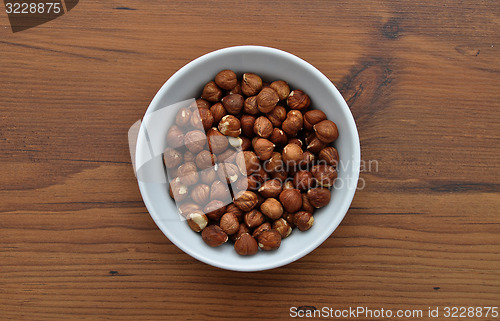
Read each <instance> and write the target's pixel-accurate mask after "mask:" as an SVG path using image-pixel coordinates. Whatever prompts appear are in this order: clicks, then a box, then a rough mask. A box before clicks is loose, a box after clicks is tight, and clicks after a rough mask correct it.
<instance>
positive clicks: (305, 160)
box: [300, 150, 316, 168]
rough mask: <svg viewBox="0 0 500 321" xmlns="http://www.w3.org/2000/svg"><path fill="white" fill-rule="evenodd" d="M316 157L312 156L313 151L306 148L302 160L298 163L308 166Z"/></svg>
mask: <svg viewBox="0 0 500 321" xmlns="http://www.w3.org/2000/svg"><path fill="white" fill-rule="evenodd" d="M315 159H316V156H314V154H313V153H311V152H310V151H308V150H306V151H305V152H304V154H303V156H302V161H301V162H300V165H301V166H307V168H308V166H309V165H311V164H312V163H313V162H314V160H315Z"/></svg>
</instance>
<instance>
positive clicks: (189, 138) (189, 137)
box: [184, 130, 207, 154]
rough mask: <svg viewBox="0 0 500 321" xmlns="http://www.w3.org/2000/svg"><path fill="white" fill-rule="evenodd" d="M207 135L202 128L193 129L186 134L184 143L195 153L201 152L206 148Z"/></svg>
mask: <svg viewBox="0 0 500 321" xmlns="http://www.w3.org/2000/svg"><path fill="white" fill-rule="evenodd" d="M206 143H207V136H206V135H205V133H204V132H202V131H201V130H192V131H190V132H188V133H187V134H186V136H184V144H185V145H186V147H187V149H189V150H190V151H191V152H193V153H195V154H196V153H199V152H201V151H202V150H203V148H205V145H206Z"/></svg>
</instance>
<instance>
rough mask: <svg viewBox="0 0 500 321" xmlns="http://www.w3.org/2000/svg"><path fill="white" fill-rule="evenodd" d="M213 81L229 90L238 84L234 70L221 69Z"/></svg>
mask: <svg viewBox="0 0 500 321" xmlns="http://www.w3.org/2000/svg"><path fill="white" fill-rule="evenodd" d="M215 83H216V84H217V86H219V87H220V88H222V89H225V90H230V89H233V88H234V87H235V86H236V85H237V84H238V79H237V78H236V74H235V73H234V71H232V70H222V71H219V73H218V74H217V75H216V76H215Z"/></svg>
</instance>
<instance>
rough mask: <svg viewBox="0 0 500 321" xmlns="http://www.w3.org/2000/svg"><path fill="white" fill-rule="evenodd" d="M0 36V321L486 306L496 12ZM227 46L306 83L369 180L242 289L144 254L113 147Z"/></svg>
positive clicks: (233, 15)
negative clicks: (331, 96)
mask: <svg viewBox="0 0 500 321" xmlns="http://www.w3.org/2000/svg"><path fill="white" fill-rule="evenodd" d="M0 26H3V27H4V28H2V29H1V30H0V49H1V52H2V55H1V56H0V80H1V81H0V101H1V103H0V117H1V125H2V126H1V128H0V150H1V151H2V153H1V154H0V161H1V164H2V166H1V167H0V177H1V186H0V237H1V243H0V262H1V263H0V311H1V314H0V319H2V320H55V319H65V320H72V319H75V320H96V319H105V320H212V319H213V320H223V319H224V320H225V319H240V320H255V319H257V318H259V319H262V318H263V317H264V318H266V319H275V320H284V319H289V309H290V307H291V306H314V307H316V308H321V307H323V306H328V307H336V308H348V307H357V306H366V307H370V308H373V309H378V308H384V309H407V308H408V309H409V308H416V309H424V310H425V311H427V308H428V307H429V306H431V307H441V308H443V307H445V306H499V303H500V301H499V298H500V272H499V271H500V254H499V253H500V236H499V235H500V210H499V208H500V197H499V196H500V194H499V187H500V186H499V184H500V166H499V165H498V155H499V152H500V131H499V127H498V126H499V125H498V124H499V123H500V103H499V101H500V92H499V91H498V88H499V87H500V78H499V74H500V52H499V48H500V47H499V46H500V4H499V3H498V2H497V1H460V2H457V1H439V2H435V1H422V0H418V1H398V2H380V1H373V0H369V1H272V2H271V1H249V0H247V1H227V0H223V1H204V2H200V1H159V0H156V1H148V2H137V1H130V0H123V1H107V2H97V1H80V3H79V4H78V6H76V7H75V8H74V9H73V10H71V12H69V13H68V14H66V15H64V16H62V17H60V18H58V19H56V20H54V21H51V22H49V23H47V24H44V25H41V26H39V27H36V28H33V29H30V30H26V31H23V32H19V33H15V34H13V33H11V31H10V27H9V26H8V19H7V16H6V15H5V14H0ZM242 44H256V45H266V46H272V47H277V48H280V49H283V50H286V51H289V52H292V53H294V54H296V55H298V56H299V57H301V58H304V59H306V60H307V61H309V62H311V63H312V64H313V65H315V66H316V67H318V68H319V69H320V70H321V71H322V72H323V73H324V74H325V75H327V77H329V78H330V79H331V81H332V82H333V83H334V84H335V85H337V87H338V88H339V89H340V90H341V92H342V94H343V95H344V97H345V98H346V100H347V101H348V103H349V105H350V107H351V110H352V112H353V115H354V116H355V119H356V122H357V125H358V128H359V134H360V139H361V149H362V158H363V159H364V160H376V161H377V162H378V170H375V168H372V170H371V171H366V172H363V173H362V174H361V178H362V179H363V180H364V181H365V183H366V185H365V188H364V189H363V190H360V191H358V192H357V194H356V196H355V198H354V201H353V203H352V206H351V209H350V210H349V213H348V214H347V216H346V218H345V219H344V221H343V222H342V224H341V226H340V227H339V228H338V229H337V230H336V231H335V233H334V234H333V235H332V236H331V237H330V238H329V239H328V240H327V241H326V242H325V243H324V244H322V245H321V246H320V247H319V248H318V249H317V250H315V251H314V252H313V253H311V254H309V255H308V256H306V257H304V258H303V259H301V260H299V261H297V262H295V263H292V264H290V265H287V266H285V267H282V268H278V269H274V270H271V271H264V272H258V273H246V274H241V273H237V272H229V271H223V270H220V269H217V268H214V267H211V266H208V265H205V264H203V263H200V262H198V261H196V260H195V259H193V258H191V257H190V256H188V255H187V254H184V253H183V252H182V251H180V250H179V249H178V248H177V247H175V246H174V245H173V244H172V243H170V242H169V241H168V239H167V238H166V237H164V235H163V234H162V233H161V231H160V230H159V229H158V228H157V227H156V225H155V224H154V222H153V220H152V219H151V218H150V216H149V214H148V213H147V211H146V209H145V207H144V205H143V203H142V199H141V197H140V194H139V190H138V188H137V183H136V180H135V177H134V174H133V171H132V168H131V164H130V156H129V152H128V145H127V138H126V137H127V136H126V135H127V130H128V128H129V126H130V125H131V124H132V123H134V122H135V121H136V120H137V119H140V118H141V117H142V115H143V113H144V111H145V109H146V107H147V105H148V103H149V102H150V100H151V98H152V97H153V96H154V94H155V93H156V91H157V90H158V88H159V87H160V86H161V85H162V84H163V82H164V81H165V80H166V79H167V78H168V77H169V76H171V75H172V74H173V73H174V72H175V71H176V70H177V69H179V68H180V67H181V66H183V65H184V64H186V63H187V62H189V61H191V60H192V59H194V58H196V57H198V56H200V55H202V54H205V53H207V52H210V51H212V50H215V49H218V48H222V47H227V46H233V45H242ZM369 319H370V318H364V317H360V318H358V320H369ZM416 319H418V318H416ZM423 319H426V318H423ZM473 319H474V318H470V319H468V320H473ZM482 320H484V318H483V319H482Z"/></svg>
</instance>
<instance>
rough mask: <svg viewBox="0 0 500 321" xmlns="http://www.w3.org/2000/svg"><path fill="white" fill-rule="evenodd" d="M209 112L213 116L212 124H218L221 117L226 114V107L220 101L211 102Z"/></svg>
mask: <svg viewBox="0 0 500 321" xmlns="http://www.w3.org/2000/svg"><path fill="white" fill-rule="evenodd" d="M210 112H211V113H212V117H213V118H214V124H218V123H219V122H220V120H221V119H222V117H224V116H226V115H227V112H226V108H224V106H223V105H222V103H216V104H213V105H212V107H210Z"/></svg>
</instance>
